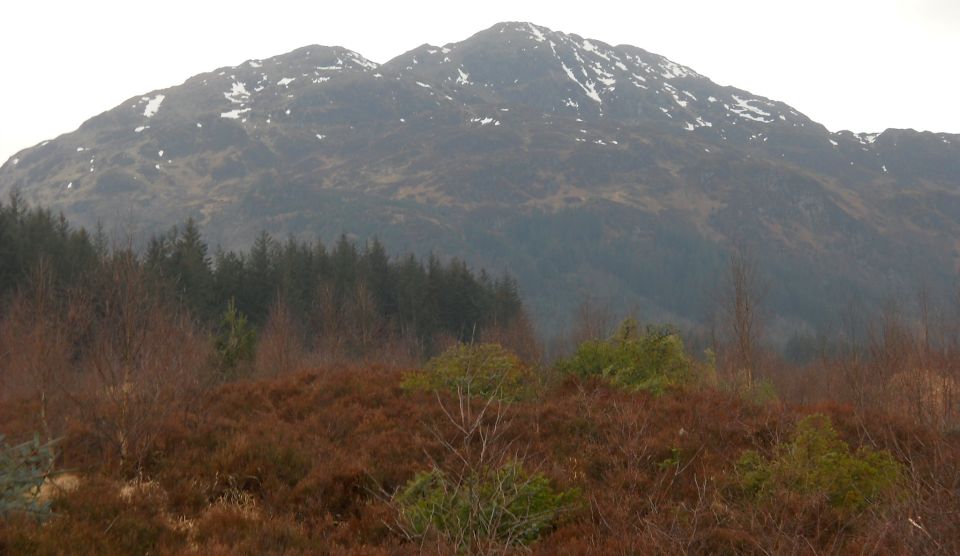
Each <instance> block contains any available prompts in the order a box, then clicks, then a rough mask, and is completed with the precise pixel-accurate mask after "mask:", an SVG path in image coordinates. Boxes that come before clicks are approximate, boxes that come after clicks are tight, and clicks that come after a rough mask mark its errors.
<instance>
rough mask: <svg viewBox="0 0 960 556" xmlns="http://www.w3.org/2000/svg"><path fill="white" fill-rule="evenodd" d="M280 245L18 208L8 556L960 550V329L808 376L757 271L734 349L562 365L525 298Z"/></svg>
mask: <svg viewBox="0 0 960 556" xmlns="http://www.w3.org/2000/svg"><path fill="white" fill-rule="evenodd" d="M187 238H192V239H187ZM258 245H259V247H258V246H255V247H254V249H253V250H252V251H251V252H250V253H244V254H233V255H231V254H220V255H217V256H216V257H215V259H216V261H211V260H209V259H207V258H206V255H205V249H206V248H205V246H203V244H202V241H201V240H200V239H199V237H198V236H197V235H196V230H195V228H194V227H192V226H187V232H186V233H185V234H182V233H181V232H177V233H176V234H171V235H170V236H168V237H167V238H166V239H157V240H155V241H154V242H153V243H152V244H151V247H150V248H149V249H147V250H146V251H145V253H144V254H143V255H142V256H141V255H138V254H136V253H135V252H133V251H132V250H130V249H124V248H110V249H108V248H107V247H106V245H105V242H103V241H97V240H96V239H95V238H89V237H87V236H86V235H85V234H84V233H82V232H77V231H73V230H71V229H70V228H69V226H67V225H66V224H65V223H63V222H58V221H57V219H55V218H53V217H51V216H50V215H49V214H47V213H44V212H43V211H36V210H27V209H24V208H22V207H16V206H14V207H11V206H9V205H7V206H0V260H2V261H3V266H2V267H0V296H2V299H0V432H2V433H3V435H4V437H3V439H2V440H0V554H63V553H77V554H146V553H151V554H180V553H195V554H312V553H320V554H329V553H334V554H340V553H358V554H404V553H408V554H416V553H423V552H426V553H501V552H534V553H542V554H597V553H601V554H605V553H658V554H685V553H704V554H785V553H786V554H849V553H868V554H877V553H879V554H908V553H909V554H956V553H960V525H958V524H960V406H958V401H960V389H958V388H957V384H958V382H957V381H958V380H960V369H958V366H960V326H958V325H957V324H958V323H960V319H957V318H954V317H952V316H951V314H950V313H949V312H948V311H947V310H946V309H944V308H943V307H945V305H944V306H941V310H938V311H934V310H921V311H918V312H916V314H917V316H914V315H913V314H909V315H910V316H908V313H906V312H896V311H893V310H890V311H887V312H886V313H885V314H884V315H883V316H882V317H878V318H877V320H876V321H875V322H874V323H873V324H872V325H870V326H867V327H865V328H864V329H862V330H861V332H862V333H861V335H859V336H855V335H853V334H852V333H848V332H845V331H838V332H837V333H836V334H835V341H833V342H831V343H830V344H829V346H828V345H827V344H826V343H825V344H824V347H823V349H822V350H821V353H820V355H819V357H817V358H815V359H813V360H812V361H810V362H808V363H805V364H804V365H797V364H788V363H787V362H785V361H784V360H782V359H781V358H780V357H778V356H777V355H776V354H775V353H774V352H773V351H772V350H770V349H769V347H767V345H766V344H765V342H764V340H763V315H762V311H760V309H759V306H760V300H761V297H760V296H759V295H758V290H759V288H757V284H756V282H755V280H756V277H755V275H754V274H753V268H752V266H751V264H750V263H751V261H749V259H748V258H747V257H745V256H743V254H742V253H740V254H737V255H735V256H734V257H733V258H732V262H731V265H730V274H729V276H721V277H718V278H717V280H718V283H721V284H724V285H725V287H726V289H727V292H728V295H727V296H725V298H724V300H725V302H724V304H722V305H721V306H720V308H719V309H718V311H717V320H716V324H715V326H714V328H713V329H712V333H711V334H709V335H703V336H701V337H700V338H699V339H698V338H691V337H688V336H690V335H688V334H684V333H681V332H680V331H678V330H675V329H672V328H669V327H664V326H660V325H653V324H651V325H641V324H640V323H639V322H638V320H637V319H635V318H631V317H626V318H623V317H624V316H623V315H619V316H618V317H617V318H616V319H614V318H612V317H610V318H606V317H604V318H600V315H599V311H598V310H597V308H596V307H595V306H591V305H590V304H589V303H585V304H584V306H583V307H582V308H581V310H580V311H579V313H578V314H577V315H575V316H574V318H573V325H574V326H573V327H572V332H571V333H570V334H569V335H568V337H567V338H566V339H565V340H564V341H563V342H560V343H558V344H554V346H553V348H552V349H551V350H550V351H551V352H552V354H553V355H552V356H550V357H548V356H546V355H545V354H544V353H545V350H544V349H543V348H542V347H541V345H540V344H539V342H538V341H537V340H536V337H535V335H534V334H533V332H532V327H531V324H530V322H529V320H528V319H527V317H526V316H525V314H524V311H523V306H522V303H521V302H520V300H519V295H518V294H517V291H516V287H515V285H513V284H512V282H511V280H510V279H508V278H502V279H499V280H490V279H489V278H487V277H485V275H482V274H481V275H479V276H475V275H474V274H473V273H472V272H471V271H469V270H468V269H467V268H466V267H465V266H464V265H463V264H462V263H457V262H454V263H450V264H447V265H443V264H441V263H440V262H439V261H436V260H431V261H428V263H427V264H426V265H422V264H421V263H419V262H418V261H416V260H415V259H400V261H399V262H394V261H390V260H389V259H388V258H387V257H386V255H385V254H383V253H382V248H378V247H375V244H370V245H369V246H368V247H366V248H365V249H363V250H360V249H357V248H355V247H353V246H352V244H350V243H349V242H347V241H346V240H343V241H342V242H341V243H340V244H338V245H337V246H336V247H335V248H334V249H333V251H332V252H331V253H327V252H326V250H325V249H324V248H323V246H322V245H317V246H314V247H312V248H310V247H308V246H305V245H303V244H299V243H297V242H293V241H291V242H288V244H287V245H286V247H284V246H281V245H279V244H276V243H275V242H273V241H272V240H271V239H270V238H268V237H266V236H264V237H263V238H262V239H261V240H260V241H259V242H258ZM296 253H299V254H296ZM308 253H313V254H312V255H310V254H308ZM378 253H379V254H378ZM308 261H313V262H308ZM294 263H295V264H294ZM229 269H232V270H229ZM198 284H199V285H198ZM927 306H928V305H924V307H927ZM614 323H616V325H615V324H614ZM703 337H708V338H709V341H708V342H703V341H702V338H703ZM694 343H700V344H703V343H706V344H707V345H709V349H708V350H705V351H703V350H700V349H697V350H694V349H691V347H690V346H691V345H694ZM557 346H559V347H557Z"/></svg>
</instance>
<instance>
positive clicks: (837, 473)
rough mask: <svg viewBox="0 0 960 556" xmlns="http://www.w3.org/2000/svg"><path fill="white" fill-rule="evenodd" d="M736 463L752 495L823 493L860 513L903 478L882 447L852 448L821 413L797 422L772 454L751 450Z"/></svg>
mask: <svg viewBox="0 0 960 556" xmlns="http://www.w3.org/2000/svg"><path fill="white" fill-rule="evenodd" d="M737 468H738V471H739V474H740V484H741V486H742V488H743V489H744V490H745V491H746V492H747V493H748V494H749V495H751V496H754V497H757V498H761V499H762V498H766V499H779V498H780V497H782V496H784V495H790V494H794V495H800V496H813V497H818V496H821V497H824V498H825V499H826V500H827V501H828V502H829V504H830V505H831V506H832V507H834V508H835V509H837V510H839V511H840V512H841V513H854V512H858V511H861V510H863V509H864V508H866V507H867V506H868V505H870V504H874V503H879V502H881V501H883V500H885V499H887V498H889V497H890V496H892V495H895V494H896V493H897V492H898V491H899V490H900V486H901V485H902V477H903V469H902V466H901V465H900V464H899V463H898V462H897V461H896V460H895V459H894V458H893V456H891V455H890V453H889V452H887V451H885V450H879V451H878V450H873V449H871V448H869V447H865V446H864V447H861V448H859V449H858V450H857V451H856V452H851V450H850V446H849V445H847V443H846V442H844V441H843V440H842V439H841V438H840V437H839V436H838V435H837V431H836V430H834V428H833V426H832V425H831V423H830V419H829V418H828V417H825V416H823V415H811V416H809V417H806V418H804V419H803V420H802V421H800V423H799V424H798V425H797V429H796V431H795V432H794V435H793V439H792V440H791V441H790V442H789V443H784V444H780V445H778V446H777V447H776V450H775V454H774V455H773V457H771V458H764V457H762V456H761V455H760V454H758V453H757V452H755V451H753V450H750V451H747V452H745V453H744V454H743V456H742V457H741V458H740V460H739V461H738V463H737Z"/></svg>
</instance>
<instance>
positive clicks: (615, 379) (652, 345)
mask: <svg viewBox="0 0 960 556" xmlns="http://www.w3.org/2000/svg"><path fill="white" fill-rule="evenodd" d="M558 367H559V369H560V371H561V372H564V373H567V374H575V375H577V376H580V377H582V378H587V377H591V376H602V377H605V378H606V379H608V380H609V381H610V382H612V383H613V384H616V385H618V386H622V387H626V388H634V389H638V390H647V391H650V392H653V393H656V394H660V393H663V392H664V391H665V390H666V389H667V388H668V387H670V386H674V385H677V384H680V383H682V382H684V381H686V380H688V379H689V378H690V377H691V363H690V360H689V358H688V357H687V355H686V354H685V353H684V350H683V340H681V339H680V336H679V334H677V333H676V332H675V331H673V330H671V329H669V328H656V327H648V328H647V329H646V330H645V331H644V332H643V333H642V334H641V333H640V332H639V329H638V327H637V324H636V321H634V320H633V319H627V320H625V321H624V322H623V323H622V324H621V325H620V327H619V329H618V330H617V332H616V333H615V334H614V335H613V337H612V338H610V339H609V340H606V341H603V340H593V341H587V342H584V343H582V344H580V346H579V347H578V348H577V351H576V353H574V354H573V356H572V357H570V358H569V359H566V360H563V361H561V362H560V363H558Z"/></svg>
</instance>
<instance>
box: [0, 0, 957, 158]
mask: <svg viewBox="0 0 960 556" xmlns="http://www.w3.org/2000/svg"><path fill="white" fill-rule="evenodd" d="M499 21H532V22H534V23H537V24H540V25H544V26H547V27H550V28H552V29H555V30H560V31H565V32H572V33H577V34H579V35H582V36H584V37H589V38H595V39H599V40H602V41H604V42H607V43H610V44H622V43H628V44H632V45H635V46H639V47H641V48H645V49H647V50H650V51H652V52H656V53H658V54H663V55H664V56H667V57H668V58H670V59H672V60H674V61H676V62H678V63H681V64H684V65H687V66H690V67H692V68H693V69H695V70H696V71H698V72H700V73H701V74H703V75H706V76H708V77H710V78H711V79H713V80H714V81H716V82H718V83H720V84H722V85H734V86H737V87H740V88H743V89H747V90H749V91H751V92H753V93H755V94H759V95H763V96H767V97H770V98H774V99H777V100H782V101H784V102H787V103H788V104H791V105H792V106H794V107H795V108H796V109H797V110H799V111H801V112H803V113H805V114H807V115H808V116H810V117H811V118H813V119H814V120H817V121H819V122H821V123H823V124H824V125H826V126H827V128H829V129H831V130H833V131H837V130H840V129H852V130H854V131H881V130H883V129H886V128H888V127H912V128H914V129H919V130H931V131H946V132H951V133H960V102H958V99H960V71H958V69H957V68H958V66H960V62H958V58H960V0H806V1H803V2H785V1H776V0H773V1H771V0H745V1H735V0H728V1H726V2H720V1H717V0H706V1H700V0H685V1H682V2H681V1H675V2H669V1H668V2H664V1H663V0H657V1H656V2H647V1H646V0H633V1H629V2H621V3H616V2H601V1H597V0H593V1H579V2H558V1H550V2H540V1H527V0H510V1H499V0H488V1H471V2H463V1H451V0H448V1H446V2H440V1H430V2H413V1H408V2H403V1H392V2H384V3H382V4H381V3H376V2H361V1H359V0H354V1H352V2H342V1H341V2H330V1H323V0H319V1H317V0H314V1H312V2H290V1H286V0H260V1H257V2H248V1H241V0H234V1H231V2H220V1H213V0H191V1H189V2H187V1H182V0H167V1H156V0H155V1H153V2H129V1H123V2H119V1H101V0H87V1H84V2H77V1H68V2H50V1H44V0H31V1H19V2H6V3H5V5H4V6H3V7H0V62H2V68H3V69H2V75H3V78H2V81H0V161H5V160H6V159H7V158H8V157H9V156H12V155H13V154H14V153H15V152H16V151H18V150H20V149H22V148H26V147H29V146H32V145H34V144H36V143H38V142H40V141H42V140H44V139H48V138H51V137H55V136H57V135H59V134H61V133H65V132H69V131H72V130H74V129H76V128H77V127H78V126H79V125H80V124H81V123H82V122H83V121H84V120H86V119H87V118H89V117H92V116H94V115H96V114H98V113H100V112H103V111H105V110H108V109H110V108H113V107H114V106H116V105H118V104H120V103H121V102H123V101H124V100H126V99H127V98H130V97H132V96H134V95H138V94H141V93H146V92H148V91H150V90H153V89H158V88H162V87H168V86H171V85H176V84H179V83H181V82H183V81H184V80H186V79H187V78H188V77H190V76H191V75H194V74H197V73H200V72H203V71H209V70H213V69H215V68H217V67H220V66H226V65H237V64H240V63H241V62H243V61H244V60H247V59H250V58H266V57H269V56H273V55H276V54H282V53H284V52H287V51H290V50H293V49H295V48H298V47H300V46H304V45H307V44H323V45H331V46H333V45H340V46H345V47H347V48H350V49H352V50H355V51H357V52H359V53H361V54H363V55H364V56H366V57H367V58H370V59H371V60H374V61H376V62H385V61H387V60H389V59H390V58H392V57H393V56H396V55H398V54H401V53H402V52H405V51H407V50H410V49H412V48H414V47H416V46H418V45H420V44H422V43H425V42H427V43H431V44H436V45H442V44H444V43H448V42H454V41H459V40H463V39H464V38H466V37H468V36H470V35H471V34H473V33H475V32H477V31H480V30H481V29H485V28H487V27H489V26H491V25H493V24H494V23H497V22H499Z"/></svg>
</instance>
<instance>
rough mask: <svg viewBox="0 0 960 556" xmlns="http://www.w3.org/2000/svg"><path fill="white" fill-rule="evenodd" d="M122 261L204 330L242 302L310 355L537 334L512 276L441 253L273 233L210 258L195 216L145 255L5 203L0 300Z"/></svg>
mask: <svg viewBox="0 0 960 556" xmlns="http://www.w3.org/2000/svg"><path fill="white" fill-rule="evenodd" d="M121 255H130V256H133V257H134V258H135V259H136V262H137V264H139V265H140V266H141V267H142V270H143V272H144V274H145V276H146V278H147V279H148V281H149V282H150V284H151V285H152V287H154V288H156V289H157V290H159V291H161V292H163V293H164V295H165V297H166V298H168V299H171V298H172V300H173V301H174V302H175V303H177V304H179V305H180V306H181V307H182V308H185V309H187V310H188V311H189V313H190V315H191V317H192V318H193V319H194V320H196V321H197V322H198V324H200V325H201V326H205V327H209V328H216V327H218V326H219V324H220V321H221V317H222V315H223V314H224V312H225V310H226V309H227V306H228V304H230V303H231V302H234V303H235V305H236V308H237V309H238V310H239V312H240V313H241V314H242V315H244V316H245V318H246V319H248V320H249V322H250V323H251V324H252V325H253V326H254V327H256V328H261V327H264V326H266V325H267V324H268V321H269V320H270V317H271V314H272V313H277V312H281V313H282V314H283V316H284V318H287V319H289V320H291V323H289V324H291V325H292V330H293V331H295V333H296V334H297V335H298V337H299V339H301V340H302V341H303V342H304V343H305V344H306V347H308V348H310V347H318V346H319V344H321V343H322V344H324V345H325V346H326V347H331V348H336V349H339V350H341V351H343V352H345V353H346V354H348V355H362V352H365V351H368V350H370V349H372V348H373V347H374V345H373V344H376V343H378V342H385V341H386V339H387V338H403V339H404V341H405V342H407V343H414V344H416V348H417V350H418V351H420V352H421V353H422V354H428V353H430V352H433V351H435V348H436V346H438V345H440V343H444V342H449V341H450V340H457V339H459V340H470V339H473V338H478V337H480V335H482V334H491V333H493V331H494V330H495V329H507V328H510V327H511V326H513V325H514V324H515V323H516V322H517V321H522V322H523V323H524V325H525V326H527V327H529V325H528V321H527V319H526V317H525V315H524V308H523V304H522V302H521V300H520V296H519V293H518V291H517V284H516V281H515V280H514V279H513V278H511V277H510V276H507V275H504V276H503V277H500V278H496V279H494V278H492V277H490V276H489V275H488V274H487V273H486V272H485V271H480V272H479V273H478V274H475V273H474V272H472V271H471V270H470V269H469V268H468V267H467V265H466V263H465V262H464V261H461V260H457V259H453V260H451V261H449V262H447V263H443V262H441V261H440V259H439V258H438V257H436V256H434V255H431V256H430V257H429V258H428V259H427V260H426V261H422V260H420V259H418V258H416V257H415V256H413V255H408V256H406V257H402V258H397V259H391V257H390V256H389V255H388V254H387V252H386V249H385V248H384V246H383V245H382V244H381V243H380V242H379V241H378V240H377V239H373V240H372V241H369V242H367V243H366V244H364V245H360V246H358V245H357V244H356V243H354V242H352V241H350V240H349V239H348V238H347V237H346V235H341V236H340V238H339V240H338V241H336V242H335V244H334V245H332V246H330V247H329V248H328V246H326V245H324V243H323V242H321V241H319V240H317V241H314V242H308V241H301V240H297V239H294V238H292V237H291V238H289V239H287V240H286V241H278V240H276V239H274V238H273V237H271V236H270V235H268V234H267V233H265V232H264V233H262V234H260V236H259V237H258V238H257V239H256V241H255V242H254V244H253V246H251V247H250V248H249V249H248V250H246V251H227V250H223V249H217V250H216V252H214V253H213V254H212V255H211V254H210V249H209V247H208V245H207V244H206V243H205V242H204V240H203V237H202V235H201V233H200V230H199V228H198V226H197V224H196V223H195V222H194V221H193V220H192V219H191V220H188V221H187V222H186V223H185V224H183V225H182V226H178V227H174V228H173V229H171V230H170V231H169V232H167V233H164V234H160V235H158V236H155V237H153V238H152V239H151V240H150V241H149V242H148V244H147V247H146V249H145V250H144V251H143V252H142V253H136V252H134V250H133V249H132V248H131V247H130V246H129V245H128V246H125V247H120V248H118V247H116V246H114V247H113V248H111V247H110V246H109V242H108V241H107V239H106V236H105V234H104V233H103V231H102V230H99V229H98V230H97V232H96V233H95V234H90V233H88V232H87V231H85V230H83V229H76V228H73V227H71V226H70V224H69V223H68V222H67V220H66V219H65V218H64V217H63V216H62V215H59V216H57V215H54V214H53V213H52V212H51V211H49V210H47V209H44V208H36V207H28V206H27V204H26V203H25V202H24V201H23V200H22V198H21V197H19V196H18V195H17V194H16V193H15V194H13V195H12V196H11V198H10V200H9V202H8V203H3V202H0V303H3V302H9V300H10V299H11V298H12V296H13V295H14V294H15V293H16V292H17V291H18V290H20V289H22V288H24V287H26V286H28V285H29V284H30V283H31V281H32V280H33V279H34V278H33V276H32V273H33V272H34V271H35V269H36V268H37V267H38V265H40V264H41V261H42V262H43V265H44V268H45V272H46V273H47V274H48V275H49V277H48V279H49V280H50V282H51V285H52V287H53V288H54V289H55V290H56V291H60V292H65V291H66V290H68V289H72V290H78V289H79V290H83V289H85V288H89V287H90V284H93V283H96V282H97V281H98V279H97V274H98V273H103V272H108V271H109V268H110V265H108V264H106V262H107V261H108V260H109V259H111V258H115V257H117V256H121Z"/></svg>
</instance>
